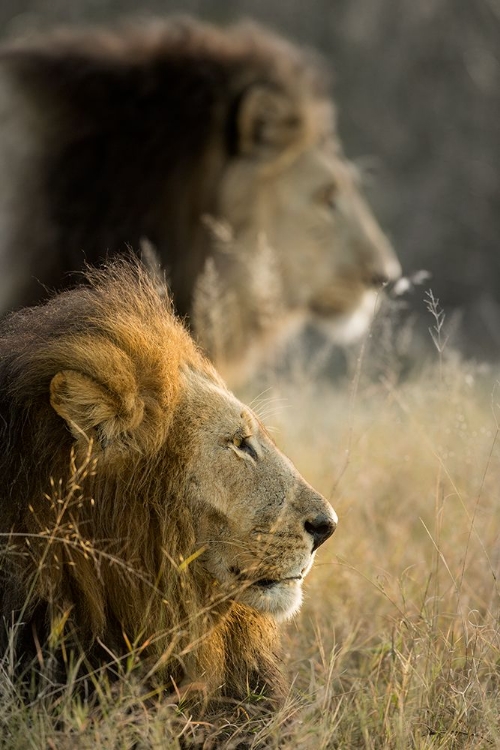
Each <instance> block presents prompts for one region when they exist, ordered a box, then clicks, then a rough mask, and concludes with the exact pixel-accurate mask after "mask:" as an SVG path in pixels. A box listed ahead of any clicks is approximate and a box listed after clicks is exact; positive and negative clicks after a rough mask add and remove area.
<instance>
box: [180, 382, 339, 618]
mask: <svg viewBox="0 0 500 750" xmlns="http://www.w3.org/2000/svg"><path fill="white" fill-rule="evenodd" d="M185 378H186V383H187V390H186V393H187V394H190V393H193V395H194V400H195V403H196V413H195V415H193V417H191V416H189V417H187V416H186V415H189V412H190V407H189V398H188V401H187V403H184V404H183V405H182V407H181V410H182V412H183V413H184V418H183V423H184V424H185V425H186V428H185V429H186V431H187V433H188V435H189V439H188V440H187V441H186V442H187V444H188V445H189V460H188V466H189V468H188V472H187V473H188V482H189V485H188V497H189V502H190V503H191V507H192V509H193V514H194V518H195V522H196V536H197V544H198V545H199V546H200V547H201V548H203V550H204V551H203V554H202V555H201V557H200V561H201V563H202V564H203V566H204V567H205V569H206V570H207V571H208V572H209V573H210V575H212V576H213V577H214V579H215V580H216V581H217V582H218V584H219V585H220V587H221V589H222V590H224V591H226V592H227V593H228V594H230V595H234V597H235V599H236V600H238V601H239V602H241V603H243V604H246V605H248V606H250V607H253V608H254V609H256V610H258V611H259V612H264V613H268V614H270V615H272V616H274V617H275V618H276V619H283V618H285V617H289V616H291V615H292V614H294V613H295V612H296V611H297V610H298V608H299V606H300V603H301V600H302V594H301V588H302V582H303V579H304V577H305V575H306V574H307V572H308V571H309V569H310V567H311V565H312V562H313V557H314V552H315V550H316V549H317V547H318V546H319V545H320V544H322V543H323V542H324V541H325V540H326V539H327V538H328V537H329V536H330V534H331V533H332V532H333V530H334V528H335V524H336V520H337V519H336V515H335V514H334V513H333V511H332V510H331V508H330V506H329V505H328V504H327V503H325V500H324V499H323V498H322V497H321V495H319V494H318V493H317V492H315V491H314V490H313V489H312V487H310V486H309V485H308V484H307V483H306V482H305V481H304V480H303V479H302V477H301V476H300V475H299V474H298V472H297V470H296V469H295V467H294V466H293V464H292V463H291V462H290V461H289V460H288V459H287V458H286V457H285V456H284V455H283V454H282V453H281V452H280V451H279V450H278V449H277V447H276V445H275V444H274V442H273V441H272V440H271V439H270V437H269V435H268V434H267V432H266V430H265V429H264V427H263V425H262V424H261V423H260V422H259V420H258V418H257V417H256V415H255V414H254V413H253V412H252V411H251V410H250V409H249V408H248V407H246V406H244V405H243V404H242V403H241V402H240V401H238V400H237V399H236V398H235V397H234V396H233V395H232V394H230V393H228V391H226V390H225V389H223V388H221V387H220V386H219V385H217V384H215V383H213V382H211V381H210V380H207V379H206V378H204V377H200V375H199V374H193V373H190V374H186V375H185ZM202 404H203V405H202ZM191 408H192V407H191ZM192 418H193V419H195V420H196V421H195V423H196V431H195V432H194V431H193V429H192V426H191V419H192ZM186 420H187V422H186Z"/></svg>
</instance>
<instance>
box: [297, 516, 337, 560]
mask: <svg viewBox="0 0 500 750" xmlns="http://www.w3.org/2000/svg"><path fill="white" fill-rule="evenodd" d="M336 525H337V524H336V523H335V522H334V521H332V519H331V518H329V517H328V516H326V515H325V514H324V513H318V515H317V516H316V517H315V518H313V519H311V520H310V521H306V522H305V524H304V528H305V530H306V531H307V533H308V534H310V535H311V536H312V538H313V552H314V550H317V549H318V547H319V546H320V544H323V542H326V540H327V539H328V537H330V536H331V535H332V534H333V532H334V531H335V527H336Z"/></svg>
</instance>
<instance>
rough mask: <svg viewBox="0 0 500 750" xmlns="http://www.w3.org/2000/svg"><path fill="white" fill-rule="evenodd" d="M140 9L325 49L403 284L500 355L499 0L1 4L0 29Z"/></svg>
mask: <svg viewBox="0 0 500 750" xmlns="http://www.w3.org/2000/svg"><path fill="white" fill-rule="evenodd" d="M138 11H140V13H141V15H145V14H148V15H151V14H154V15H166V14H168V13H172V12H184V13H192V14H195V15H197V16H199V17H202V18H205V19H207V20H210V21H214V22H217V23H221V24H226V23H228V22H231V21H234V20H237V19H239V18H242V17H251V18H254V19H256V20H259V21H261V22H262V23H265V24H267V25H269V26H270V27H271V28H273V29H274V30H276V31H278V32H280V33H282V34H284V35H286V36H288V37H289V38H291V39H292V40H294V41H296V42H298V43H301V44H306V45H311V46H314V47H317V48H318V49H319V50H320V51H321V52H322V53H323V54H324V55H325V56H326V57H327V59H328V61H329V62H330V63H331V66H332V69H333V71H334V90H333V95H334V98H335V101H336V102H337V105H338V110H339V130H340V134H341V137H342V140H343V143H344V146H345V150H346V153H347V154H348V156H349V157H350V158H352V159H353V160H354V161H355V162H356V163H358V165H359V166H360V167H361V169H362V172H363V173H364V174H365V191H366V193H367V197H368V199H369V201H370V202H371V204H372V206H373V208H374V211H375V213H376V214H377V216H378V218H379V220H380V223H381V224H382V226H383V227H384V229H385V230H386V232H387V233H388V235H389V236H390V237H391V239H392V241H393V243H394V245H395V247H396V249H397V251H398V254H399V256H400V258H401V261H402V264H403V268H404V272H405V274H410V275H411V273H412V272H414V271H416V270H418V269H426V270H428V271H429V272H430V273H431V274H432V277H431V279H430V280H429V281H427V282H426V283H425V286H424V287H416V288H415V289H414V290H413V292H412V293H410V294H409V295H408V298H407V299H408V304H409V305H410V306H411V307H412V308H413V309H416V310H420V311H422V318H425V315H424V310H425V304H424V301H423V298H424V290H425V288H432V291H433V293H434V295H435V296H436V297H438V298H439V300H440V304H441V307H442V308H444V310H445V312H446V314H447V317H448V320H451V321H453V322H454V325H453V329H454V331H455V334H454V343H455V344H456V345H457V346H460V348H461V349H462V350H463V351H464V353H465V354H466V355H469V356H475V357H478V358H480V359H484V358H487V359H497V358H498V357H499V354H500V248H499V241H500V240H499V238H500V0H308V2H307V3H305V2H304V0H274V1H273V0H184V2H179V1H177V2H176V1H175V0H163V1H162V2H160V1H159V0H142V2H141V3H138V2H137V0H1V2H0V32H1V34H2V36H3V37H4V38H5V37H7V36H8V37H10V36H15V35H16V34H18V33H26V32H27V31H30V30H31V29H33V30H41V29H45V28H50V27H52V26H54V25H55V24H60V23H64V24H67V23H71V24H81V23H87V22H108V21H110V20H112V19H113V18H116V17H120V16H124V15H130V14H137V13H138ZM430 322H431V321H429V324H430ZM426 324H427V323H426Z"/></svg>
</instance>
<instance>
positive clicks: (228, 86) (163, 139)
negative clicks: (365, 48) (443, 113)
mask: <svg viewBox="0 0 500 750" xmlns="http://www.w3.org/2000/svg"><path fill="white" fill-rule="evenodd" d="M334 120H335V116H334V108H333V105H332V102H331V99H330V92H329V84H328V78H327V76H326V73H325V70H324V66H323V64H322V63H321V62H320V61H319V60H318V59H317V57H316V56H315V55H314V54H313V53H311V52H309V51H307V50H302V49H300V48H298V47H296V46H294V45H293V44H291V43H289V42H287V41H285V40H284V39H282V38H280V37H278V36H276V35H274V34H271V33H270V32H268V31H266V30H265V29H263V28H261V27H259V26H257V25H254V24H250V23H244V24H239V25H236V26H233V27H230V28H228V29H226V30H222V29H217V28H215V27H213V26H210V25H208V24H204V23H201V22H197V21H195V20H192V19H191V20H189V19H171V20H169V21H156V22H153V23H144V24H140V23H139V24H138V23H135V24H134V25H133V26H124V27H123V28H121V29H118V30H114V31H113V30H102V29H101V30H99V29H90V30H86V31H77V30H73V31H70V30H67V31H60V32H58V33H57V32H53V33H51V34H49V35H47V36H42V37H41V38H38V39H37V38H35V39H33V38H31V39H27V40H24V41H23V40H19V41H17V42H11V43H9V44H8V45H4V47H3V48H2V50H1V52H0V161H1V163H2V174H3V178H2V187H1V190H0V237H1V239H2V251H1V253H2V254H1V255H0V305H1V309H3V310H4V311H7V310H13V309H15V308H16V307H21V306H24V305H26V304H33V303H35V302H38V301H39V300H40V299H41V298H43V297H44V296H45V295H46V290H47V289H56V290H57V289H61V288H63V287H66V286H67V285H69V284H70V283H75V278H76V279H78V276H75V272H78V271H80V270H81V269H82V268H83V266H84V263H85V262H88V263H90V264H91V265H93V264H97V263H98V262H100V261H101V260H102V258H103V255H111V254H114V253H116V252H120V251H123V250H124V249H125V248H126V247H127V246H129V247H132V248H133V250H134V251H136V252H139V251H140V247H141V245H144V244H146V245H147V246H148V247H151V246H152V247H153V248H154V249H155V250H156V254H157V256H158V259H159V261H160V263H161V266H162V267H163V268H164V269H165V270H166V273H167V278H168V282H169V286H170V289H171V292H172V296H173V302H174V305H175V308H176V310H177V312H178V313H179V314H180V315H181V316H188V318H189V320H190V323H191V325H192V327H193V329H194V331H195V333H196V335H197V337H198V339H199V340H200V341H201V343H202V344H203V346H204V348H205V349H206V351H207V352H208V353H209V354H210V355H211V356H212V357H213V358H214V359H217V355H218V354H222V355H223V356H224V357H226V358H227V359H235V358H238V357H240V356H241V354H242V353H243V352H246V351H247V349H248V344H249V341H250V340H253V341H256V342H263V341H274V340H275V334H276V333H280V334H281V332H282V331H283V328H284V326H285V323H286V324H287V328H288V327H289V325H288V324H289V323H290V322H291V321H300V322H304V321H310V320H316V321H318V320H319V321H322V322H323V321H327V322H328V323H334V324H336V328H337V329H340V328H341V327H342V326H341V324H344V323H347V322H351V323H353V321H356V325H355V326H354V327H355V328H357V330H358V331H360V330H363V327H364V326H365V325H366V322H367V320H368V319H369V315H370V312H371V311H372V308H373V302H374V299H375V295H376V292H377V291H378V290H379V289H380V286H381V285H382V284H384V282H386V281H387V280H390V279H393V278H394V277H396V276H397V275H398V274H399V271H400V268H399V263H398V261H397V259H396V256H395V254H394V252H393V250H392V248H391V246H390V244H389V242H388V240H387V238H386V237H385V236H384V234H383V233H382V231H381V229H380V228H379V226H378V224H377V222H376V221H375V219H374V217H373V215H372V213H371V211H370V209H369V208H368V206H367V204H366V203H365V201H364V200H363V198H362V196H361V193H360V191H359V189H358V186H357V184H356V180H355V178H354V176H353V170H352V169H351V167H350V165H349V163H348V162H347V161H346V160H345V158H344V157H343V155H342V152H341V149H340V144H339V141H338V137H337V135H336V132H335V122H334ZM6 248H8V249H6ZM214 280H215V281H214ZM212 282H214V283H212ZM207 288H208V290H209V291H208V293H206V290H207ZM210 288H211V289H212V290H214V289H215V290H216V291H215V292H214V293H212V294H210ZM196 300H197V301H196ZM217 305H220V306H221V308H222V310H223V312H222V313H221V314H220V315H221V316H222V318H223V325H222V326H220V325H219V326H217V325H215V328H216V329H217V330H216V333H214V332H213V330H212V329H213V327H214V326H213V325H212V323H213V322H214V321H213V320H212V319H213V318H216V317H217V314H216V313H217V311H215V310H214V307H216V306H217ZM195 308H196V309H195ZM219 317H220V316H219ZM344 328H345V326H344Z"/></svg>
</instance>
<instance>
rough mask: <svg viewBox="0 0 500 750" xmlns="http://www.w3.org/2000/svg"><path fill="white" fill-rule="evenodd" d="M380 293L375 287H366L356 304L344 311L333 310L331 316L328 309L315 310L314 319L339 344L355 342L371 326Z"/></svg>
mask: <svg viewBox="0 0 500 750" xmlns="http://www.w3.org/2000/svg"><path fill="white" fill-rule="evenodd" d="M379 295H380V293H379V292H377V291H375V290H373V289H366V290H364V291H363V292H362V293H361V294H360V295H359V297H358V300H357V304H356V305H353V306H352V307H350V308H348V309H346V310H345V311H344V312H341V311H339V310H337V311H332V314H331V315H330V316H328V315H327V314H326V311H318V310H313V320H314V322H315V323H316V325H318V326H319V328H320V329H321V330H323V331H324V332H325V333H326V335H327V336H329V337H331V339H332V340H333V341H335V342H336V343H337V344H350V343H353V342H355V341H357V340H358V339H360V338H361V337H362V336H363V335H364V334H365V333H366V331H367V330H368V328H369V327H370V324H371V322H372V320H373V317H374V315H375V312H376V308H377V303H378V300H379ZM322 312H323V314H321V313H322Z"/></svg>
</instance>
